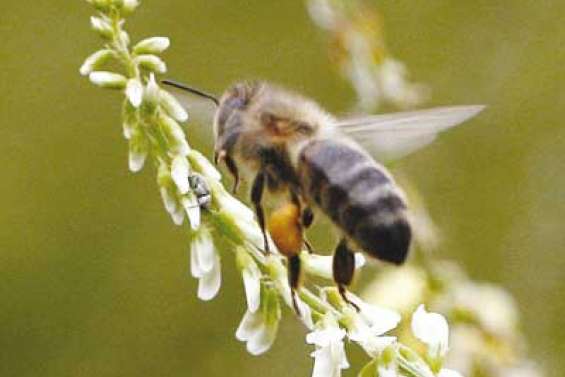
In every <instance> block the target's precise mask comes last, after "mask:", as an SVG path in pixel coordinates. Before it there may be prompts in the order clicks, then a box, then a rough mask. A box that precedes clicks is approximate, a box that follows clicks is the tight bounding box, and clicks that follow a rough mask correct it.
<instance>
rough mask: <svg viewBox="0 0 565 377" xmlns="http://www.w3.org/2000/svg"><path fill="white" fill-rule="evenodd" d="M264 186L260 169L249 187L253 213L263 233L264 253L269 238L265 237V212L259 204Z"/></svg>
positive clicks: (267, 252) (268, 251)
mask: <svg viewBox="0 0 565 377" xmlns="http://www.w3.org/2000/svg"><path fill="white" fill-rule="evenodd" d="M264 188H265V173H264V172H263V171H260V172H259V174H257V176H256V177H255V180H254V181H253V186H252V187H251V202H252V203H253V205H254V206H255V214H256V215H257V222H258V223H259V227H260V228H261V232H262V233H263V242H264V250H265V254H269V253H270V249H269V240H268V239H267V231H266V230H265V213H264V211H263V206H262V205H261V199H262V198H263V190H264Z"/></svg>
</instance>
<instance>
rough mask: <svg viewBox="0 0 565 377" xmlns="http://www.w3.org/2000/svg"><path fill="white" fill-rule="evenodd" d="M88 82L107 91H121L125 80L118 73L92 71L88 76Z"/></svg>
mask: <svg viewBox="0 0 565 377" xmlns="http://www.w3.org/2000/svg"><path fill="white" fill-rule="evenodd" d="M88 78H89V79H90V82H92V83H93V84H94V85H97V86H100V87H102V88H108V89H123V88H125V86H126V81H127V79H126V78H125V76H122V75H120V74H118V73H114V72H107V71H94V72H90V74H89V75H88Z"/></svg>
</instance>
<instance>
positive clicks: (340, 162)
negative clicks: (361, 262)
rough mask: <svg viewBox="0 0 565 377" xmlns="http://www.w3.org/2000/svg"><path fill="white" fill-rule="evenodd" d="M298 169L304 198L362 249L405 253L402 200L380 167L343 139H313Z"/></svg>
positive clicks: (380, 254) (391, 256)
mask: <svg viewBox="0 0 565 377" xmlns="http://www.w3.org/2000/svg"><path fill="white" fill-rule="evenodd" d="M298 174H299V175H300V180H301V183H302V191H303V195H304V196H305V197H306V199H307V200H308V201H310V202H312V203H314V204H315V205H316V206H317V207H318V208H320V209H321V210H322V211H323V212H324V213H325V214H326V215H327V216H329V217H330V218H331V220H332V221H333V222H334V224H336V225H337V226H338V227H339V228H340V229H341V230H342V231H343V232H344V233H345V235H346V236H347V237H348V238H349V239H351V240H353V241H354V242H355V243H356V244H357V246H358V247H360V248H361V249H362V250H363V251H365V252H367V253H368V254H370V255H372V256H374V257H377V258H379V259H382V260H385V261H388V262H393V263H402V262H403V261H404V259H406V255H407V253H408V248H409V246H410V238H411V231H410V226H409V224H408V221H407V219H406V205H405V203H404V200H403V199H402V195H401V194H400V193H399V191H398V189H397V188H396V186H395V184H394V182H393V181H392V178H391V177H390V176H389V175H388V174H387V173H386V171H385V170H384V168H383V167H380V166H379V165H377V164H376V163H375V162H374V161H373V160H372V159H371V158H370V157H368V156H367V155H365V154H364V153H362V152H361V151H359V150H357V149H356V148H354V147H352V146H349V145H348V144H346V143H341V142H339V141H334V140H316V141H312V142H311V143H309V144H308V145H307V146H306V147H304V149H303V150H302V152H301V154H300V159H299V163H298Z"/></svg>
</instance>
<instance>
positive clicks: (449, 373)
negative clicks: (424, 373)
mask: <svg viewBox="0 0 565 377" xmlns="http://www.w3.org/2000/svg"><path fill="white" fill-rule="evenodd" d="M437 377H463V376H462V375H461V373H459V372H457V371H455V370H453V369H447V368H443V369H442V370H440V371H439V373H438V375H437Z"/></svg>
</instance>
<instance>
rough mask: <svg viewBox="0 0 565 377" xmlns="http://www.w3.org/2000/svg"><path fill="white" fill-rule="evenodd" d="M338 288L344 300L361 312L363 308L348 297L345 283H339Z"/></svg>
mask: <svg viewBox="0 0 565 377" xmlns="http://www.w3.org/2000/svg"><path fill="white" fill-rule="evenodd" d="M337 288H338V290H339V295H340V296H341V298H342V299H343V301H345V302H346V303H347V304H349V305H351V306H353V308H354V309H355V310H356V311H357V313H359V312H360V311H361V308H359V306H358V305H357V304H356V303H354V302H353V301H351V300H350V299H349V298H348V297H347V290H346V289H345V287H344V286H343V285H338V286H337Z"/></svg>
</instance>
